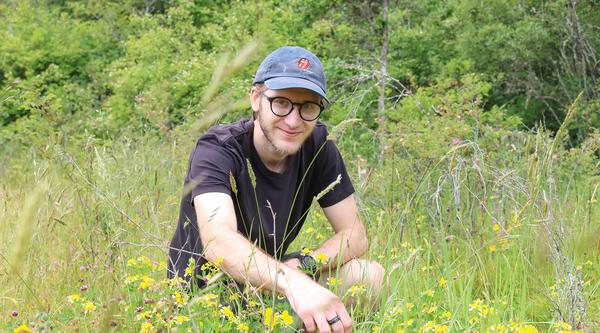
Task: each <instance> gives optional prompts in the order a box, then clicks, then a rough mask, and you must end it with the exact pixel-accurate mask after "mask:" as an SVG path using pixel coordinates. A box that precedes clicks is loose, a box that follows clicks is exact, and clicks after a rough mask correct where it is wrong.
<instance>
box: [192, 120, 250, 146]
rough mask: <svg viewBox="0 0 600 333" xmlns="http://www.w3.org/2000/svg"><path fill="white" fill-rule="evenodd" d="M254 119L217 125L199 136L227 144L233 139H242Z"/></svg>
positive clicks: (201, 138) (202, 138) (205, 139)
mask: <svg viewBox="0 0 600 333" xmlns="http://www.w3.org/2000/svg"><path fill="white" fill-rule="evenodd" d="M251 126H252V120H249V119H240V120H238V121H236V122H233V123H230V124H222V125H215V126H213V127H211V128H210V129H209V130H208V131H207V132H206V133H205V134H203V135H201V136H200V138H198V142H200V141H214V143H215V144H218V145H225V144H227V143H230V142H231V141H232V140H234V141H238V142H239V141H240V140H242V139H243V137H244V136H245V135H247V134H248V132H249V131H250V128H251Z"/></svg>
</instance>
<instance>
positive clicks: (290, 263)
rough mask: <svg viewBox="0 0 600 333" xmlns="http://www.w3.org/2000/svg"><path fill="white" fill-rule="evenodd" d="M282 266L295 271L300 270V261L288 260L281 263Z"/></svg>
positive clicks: (295, 259) (296, 259)
mask: <svg viewBox="0 0 600 333" xmlns="http://www.w3.org/2000/svg"><path fill="white" fill-rule="evenodd" d="M282 264H284V265H286V266H288V267H289V268H293V269H295V270H300V269H299V267H300V259H298V258H290V259H288V260H286V261H283V262H282Z"/></svg>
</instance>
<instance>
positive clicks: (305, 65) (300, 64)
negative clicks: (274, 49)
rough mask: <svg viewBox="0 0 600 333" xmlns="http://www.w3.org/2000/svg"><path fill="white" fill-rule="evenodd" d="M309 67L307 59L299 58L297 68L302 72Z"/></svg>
mask: <svg viewBox="0 0 600 333" xmlns="http://www.w3.org/2000/svg"><path fill="white" fill-rule="evenodd" d="M309 67H310V61H308V59H306V58H300V60H298V68H300V69H302V70H306V69H308V68H309Z"/></svg>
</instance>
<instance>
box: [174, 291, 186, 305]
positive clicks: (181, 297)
mask: <svg viewBox="0 0 600 333" xmlns="http://www.w3.org/2000/svg"><path fill="white" fill-rule="evenodd" d="M187 298H188V296H187V294H182V293H180V292H178V291H177V292H175V304H178V305H184V304H185V303H186V302H187Z"/></svg>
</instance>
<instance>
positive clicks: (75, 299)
mask: <svg viewBox="0 0 600 333" xmlns="http://www.w3.org/2000/svg"><path fill="white" fill-rule="evenodd" d="M67 301H68V302H69V303H71V304H73V303H75V302H79V301H81V296H79V294H73V295H69V296H67Z"/></svg>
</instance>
